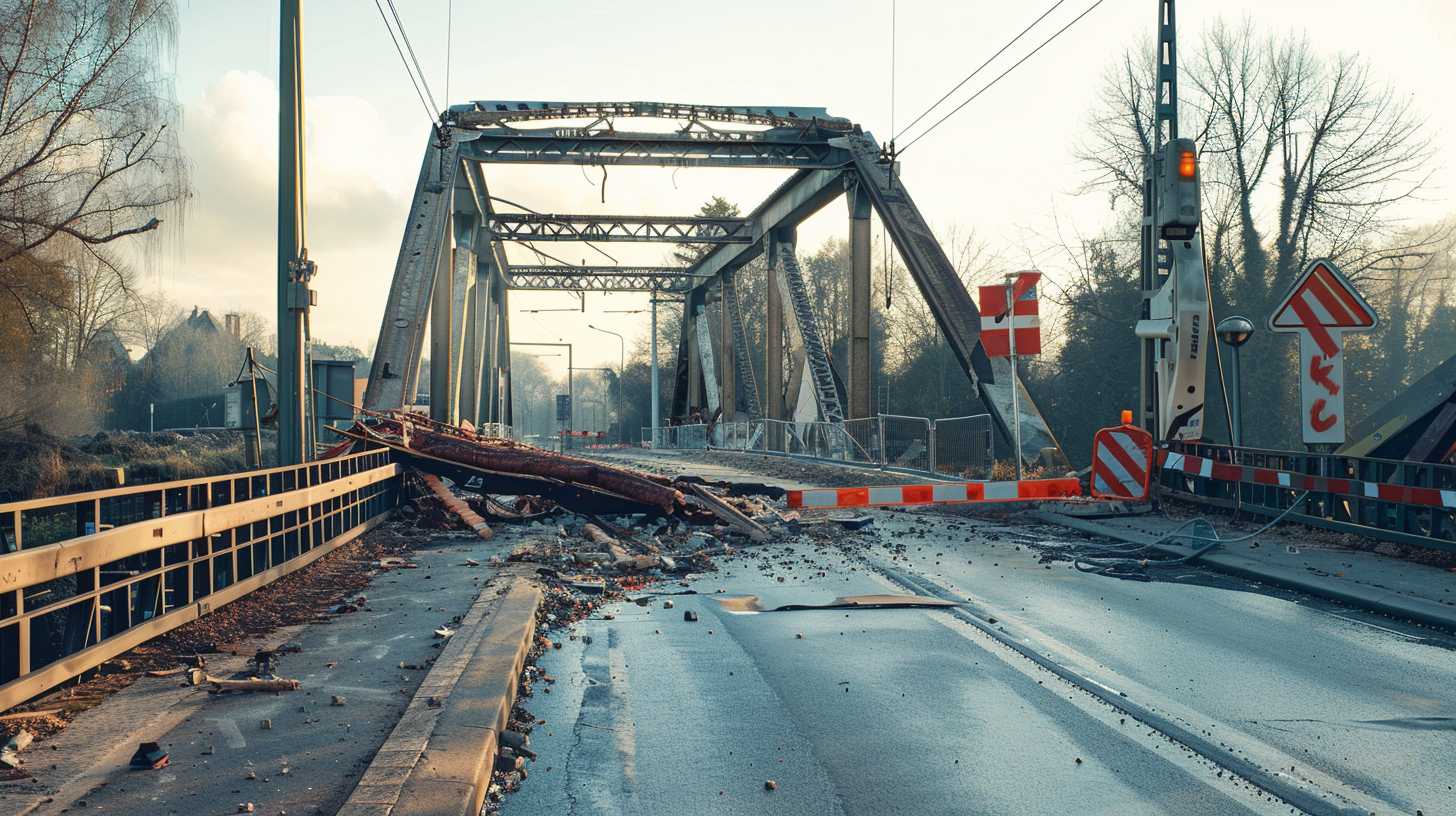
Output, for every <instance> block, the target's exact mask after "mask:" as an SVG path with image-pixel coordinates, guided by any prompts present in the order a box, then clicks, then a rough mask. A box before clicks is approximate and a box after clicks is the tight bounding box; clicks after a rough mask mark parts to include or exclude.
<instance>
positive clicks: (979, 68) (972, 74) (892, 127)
mask: <svg viewBox="0 0 1456 816" xmlns="http://www.w3.org/2000/svg"><path fill="white" fill-rule="evenodd" d="M1066 1H1067V0H1057V2H1055V3H1052V5H1051V8H1049V9H1047V10H1046V11H1043V12H1042V13H1041V16H1040V17H1037V18H1036V19H1035V20H1032V21H1031V25H1029V26H1027V27H1026V28H1023V29H1021V33H1020V34H1017V35H1016V36H1015V37H1012V38H1011V40H1010V42H1008V43H1006V44H1005V45H1003V46H1001V48H1000V49H998V50H997V51H996V53H994V54H992V55H991V56H990V57H987V58H986V61H985V62H983V63H981V64H980V65H978V66H976V70H974V71H972V72H970V73H969V74H966V76H965V78H964V79H962V80H961V81H960V82H957V83H956V84H955V87H954V88H951V89H950V90H948V91H946V92H945V95H944V96H942V97H941V98H939V99H937V100H935V104H933V105H931V106H930V107H928V108H926V109H925V110H924V111H922V112H921V114H920V115H919V116H917V117H915V120H914V121H913V122H911V123H910V124H908V125H906V126H905V128H904V129H903V130H900V131H898V132H897V131H895V125H894V123H893V114H892V121H891V124H890V131H891V132H893V133H895V137H894V138H896V139H899V138H900V137H901V136H904V135H905V131H907V130H909V129H910V128H913V127H915V125H917V124H918V123H919V122H920V120H921V119H924V118H925V117H926V116H929V115H930V112H931V111H933V110H935V109H936V108H938V107H940V103H942V102H944V101H945V100H947V99H949V98H950V97H951V94H953V93H955V92H956V91H959V90H960V89H961V87H962V86H964V85H965V84H966V83H967V82H970V81H971V80H972V79H974V78H975V76H976V74H979V73H981V71H982V70H984V69H985V67H986V66H987V65H990V64H991V63H992V62H994V61H995V59H996V58H997V57H999V56H1001V55H1002V54H1004V53H1006V49H1008V48H1010V47H1011V46H1013V45H1015V44H1016V42H1017V41H1018V40H1020V39H1021V38H1022V37H1025V36H1026V32H1028V31H1030V30H1032V29H1033V28H1036V25H1037V23H1040V22H1041V21H1042V20H1045V19H1046V17H1047V15H1048V14H1051V13H1052V12H1054V11H1056V10H1057V7H1058V6H1060V5H1061V4H1063V3H1065V2H1066Z"/></svg>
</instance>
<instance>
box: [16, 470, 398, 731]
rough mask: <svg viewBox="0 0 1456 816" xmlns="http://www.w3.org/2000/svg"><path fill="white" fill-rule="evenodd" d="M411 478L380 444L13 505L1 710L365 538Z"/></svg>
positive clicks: (393, 503)
mask: <svg viewBox="0 0 1456 816" xmlns="http://www.w3.org/2000/svg"><path fill="white" fill-rule="evenodd" d="M398 482H399V479H398V467H397V466H396V465H394V464H392V462H391V461H390V455H389V452H388V451H386V450H375V451H366V452H364V453H357V454H352V455H349V456H343V457H339V458H337V459H329V460H324V461H319V462H311V463H308V464H304V465H295V466H289V467H281V468H271V469H266V470H256V471H248V472H244V473H232V474H226V475H222V476H212V477H204V478H198V479H187V480H182V481H176V482H165V483H162V484H152V485H136V486H132V487H123V488H116V489H112V490H100V491H93V492H89V493H80V494H72V495H68V496H56V497H51V498H45V499H34V500H30V501H24V502H12V503H9V504H0V710H4V709H5V708H8V707H10V706H12V705H15V704H16V703H18V702H22V701H24V700H26V699H28V698H30V697H32V696H34V695H35V694H38V693H40V692H42V691H45V690H46V689H48V688H50V687H52V686H54V685H56V684H58V683H61V682H63V681H65V680H68V679H70V678H72V677H75V676H78V675H80V674H82V673H84V672H85V671H88V670H90V669H92V668H94V667H96V666H98V665H100V663H101V662H102V661H104V660H107V659H109V658H111V657H113V656H115V655H117V654H120V653H122V652H124V651H126V650H127V649H130V648H132V647H133V646H135V645H137V644H138V643H141V642H143V641H145V640H147V639H149V638H151V637H155V636H156V635H158V634H161V633H163V632H166V631H168V630H170V629H172V628H174V627H176V626H180V625H181V624H183V623H186V622H188V621H190V620H195V619H196V618H199V617H201V616H202V615H205V614H207V613H208V612H210V611H211V610H213V609H215V608H217V607H220V606H222V605H223V604H226V603H229V602H231V601H233V600H236V599H238V598H240V597H242V596H243V595H246V594H247V593H249V592H251V591H253V590H254V589H257V588H258V587H261V586H264V585H266V584H268V583H271V582H272V581H274V580H276V579H277V578H280V577H282V576H283V575H286V574H288V573H289V572H292V571H293V570H295V569H298V568H299V567H302V566H304V565H306V564H308V563H311V562H312V561H313V560H315V559H316V558H318V557H319V556H321V555H323V554H324V553H326V552H328V551H329V550H331V549H333V548H334V547H337V546H338V545H340V544H342V543H345V542H347V541H349V540H351V539H353V538H354V537H355V536H357V535H358V534H359V533H360V532H362V531H364V530H365V529H368V527H369V526H371V525H372V524H374V523H376V522H377V521H378V520H380V519H382V518H383V517H384V514H386V513H387V512H388V511H389V510H390V509H391V508H393V507H394V506H395V504H396V500H397V492H398Z"/></svg>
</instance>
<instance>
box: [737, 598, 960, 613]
mask: <svg viewBox="0 0 1456 816" xmlns="http://www.w3.org/2000/svg"><path fill="white" fill-rule="evenodd" d="M714 600H716V601H717V602H718V604H719V605H720V606H722V607H723V610H724V611H725V612H730V613H732V614H735V615H756V614H758V613H760V612H800V611H805V610H814V609H932V608H942V607H947V606H959V604H957V603H956V602H955V601H947V600H945V599H944V598H932V597H930V596H927V595H890V594H880V595H845V596H842V597H839V598H835V599H834V600H832V601H830V602H829V603H822V604H798V603H796V604H783V605H781V606H775V607H772V608H769V609H765V608H764V606H763V603H762V601H761V600H760V599H759V597H758V596H757V595H735V596H729V597H723V598H714Z"/></svg>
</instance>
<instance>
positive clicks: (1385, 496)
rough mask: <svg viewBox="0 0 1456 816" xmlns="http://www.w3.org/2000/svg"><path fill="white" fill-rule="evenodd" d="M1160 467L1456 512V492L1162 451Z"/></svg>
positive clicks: (1224, 480) (1208, 477) (1194, 474)
mask: <svg viewBox="0 0 1456 816" xmlns="http://www.w3.org/2000/svg"><path fill="white" fill-rule="evenodd" d="M1158 463H1159V466H1160V467H1161V468H1162V469H1163V470H1171V471H1174V472H1177V473H1182V474H1184V475H1187V476H1201V477H1203V478H1205V479H1213V480H1215V481H1220V482H1240V483H1243V484H1253V485H1263V486H1265V487H1287V488H1289V489H1290V490H1308V491H1310V492H1312V493H1335V494H1339V495H1343V496H1353V497H1356V498H1361V499H1379V500H1380V501H1387V502H1394V503H1396V504H1413V505H1418V506H1422V507H1443V508H1456V490H1442V489H1440V488H1435V487H1407V486H1405V485H1393V484H1384V483H1381V482H1365V481H1361V480H1359V479H1341V478H1335V477H1332V476H1310V475H1307V474H1304V473H1293V472H1291V471H1287V470H1275V469H1273V468H1261V467H1248V466H1245V465H1233V464H1229V463H1227V462H1216V461H1214V460H1212V459H1209V458H1208V457H1205V456H1193V455H1192V454H1185V453H1177V452H1174V451H1170V450H1159V451H1158Z"/></svg>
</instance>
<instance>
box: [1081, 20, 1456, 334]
mask: <svg viewBox="0 0 1456 816" xmlns="http://www.w3.org/2000/svg"><path fill="white" fill-rule="evenodd" d="M1151 53H1152V50H1151V49H1150V48H1145V47H1138V48H1135V49H1134V51H1133V52H1131V53H1128V54H1124V55H1123V57H1121V58H1120V59H1119V60H1118V61H1117V62H1116V63H1114V64H1113V65H1111V66H1109V68H1108V71H1107V75H1106V79H1105V81H1104V84H1103V90H1102V92H1101V94H1100V95H1099V98H1098V101H1097V103H1096V106H1095V108H1094V110H1093V112H1092V114H1091V118H1090V122H1089V127H1088V133H1089V136H1088V138H1087V140H1086V141H1085V142H1084V143H1083V144H1082V145H1080V146H1079V148H1078V155H1079V156H1080V157H1081V158H1082V159H1083V161H1084V162H1085V163H1086V164H1087V165H1088V167H1089V168H1090V169H1091V171H1092V177H1091V179H1090V181H1089V183H1088V185H1087V186H1088V188H1089V189H1101V190H1104V191H1105V192H1107V193H1108V195H1109V196H1110V197H1111V198H1112V200H1113V202H1114V203H1117V202H1120V201H1129V202H1137V201H1139V200H1140V196H1141V179H1142V174H1143V167H1144V165H1145V163H1146V161H1147V159H1148V157H1149V155H1150V150H1151V127H1152V115H1153V109H1152V99H1153V96H1152V93H1153V89H1152V84H1153V64H1152V61H1151V59H1150V58H1147V57H1138V56H1135V55H1136V54H1144V55H1148V56H1149V57H1150V55H1151ZM1184 59H1185V61H1184V65H1185V67H1186V70H1185V74H1184V78H1185V81H1184V82H1183V83H1181V85H1180V87H1181V89H1182V90H1183V96H1182V97H1181V98H1180V120H1181V121H1182V123H1183V124H1184V128H1183V132H1182V134H1181V135H1184V136H1192V137H1193V138H1195V139H1196V140H1198V142H1199V148H1200V153H1201V155H1200V164H1201V175H1202V177H1203V181H1204V198H1205V222H1204V226H1205V239H1206V241H1208V239H1212V240H1211V244H1212V249H1213V253H1212V258H1211V260H1212V261H1213V263H1214V266H1215V268H1217V267H1218V266H1219V265H1220V264H1221V263H1226V264H1228V266H1229V271H1230V272H1231V273H1234V272H1236V274H1237V275H1238V277H1239V278H1240V280H1239V282H1238V287H1237V288H1238V289H1239V290H1240V293H1241V295H1242V299H1243V300H1245V301H1249V302H1251V303H1253V304H1255V305H1259V306H1262V305H1264V301H1265V300H1267V299H1268V298H1269V297H1272V296H1273V295H1275V294H1278V293H1280V292H1282V291H1283V290H1284V289H1285V288H1286V287H1287V286H1288V285H1289V284H1290V283H1291V282H1292V281H1293V279H1294V276H1295V275H1296V274H1298V272H1299V270H1300V269H1301V268H1303V266H1304V264H1305V263H1307V262H1308V260H1309V259H1310V258H1311V257H1314V256H1318V255H1329V256H1331V257H1334V258H1335V259H1336V260H1339V261H1351V260H1353V261H1355V262H1356V263H1355V264H1354V269H1352V271H1353V272H1355V273H1357V274H1358V273H1359V272H1360V271H1361V270H1362V269H1363V268H1364V267H1365V266H1369V265H1378V264H1379V263H1381V261H1382V259H1384V258H1386V257H1388V256H1387V255H1386V254H1385V252H1387V251H1389V250H1396V251H1397V252H1406V251H1408V250H1409V249H1410V248H1412V247H1415V248H1420V247H1422V246H1424V245H1425V243H1426V239H1427V238H1428V237H1429V236H1416V240H1414V241H1411V242H1407V244H1405V245H1403V246H1404V247H1405V248H1404V249H1401V248H1397V247H1391V246H1389V245H1387V244H1386V243H1385V242H1383V241H1380V240H1372V236H1381V235H1386V234H1389V232H1390V231H1391V230H1392V229H1393V228H1394V226H1395V224H1394V222H1393V221H1392V218H1391V212H1392V205H1394V204H1396V203H1398V202H1400V201H1403V200H1406V199H1408V198H1410V197H1412V196H1414V195H1417V194H1418V193H1419V192H1420V191H1421V189H1422V188H1423V187H1424V186H1425V184H1426V182H1427V180H1428V179H1429V178H1430V171H1429V169H1428V167H1427V166H1428V160H1429V158H1430V157H1431V154H1432V149H1431V142H1430V138H1429V136H1427V135H1426V133H1425V131H1424V128H1423V122H1422V121H1421V119H1420V117H1419V116H1418V115H1417V114H1416V112H1415V110H1414V108H1413V106H1412V103H1411V101H1410V100H1409V98H1405V97H1401V96H1398V95H1397V94H1396V93H1395V91H1394V89H1393V88H1391V87H1390V86H1389V85H1386V84H1383V83H1381V82H1379V81H1377V80H1376V78H1375V76H1374V73H1373V71H1372V70H1371V68H1370V66H1369V65H1368V64H1367V63H1365V62H1364V61H1362V60H1360V59H1359V58H1358V57H1356V56H1353V55H1348V54H1338V55H1334V56H1330V57H1325V56H1321V55H1319V54H1317V53H1315V51H1314V50H1313V48H1312V47H1311V45H1310V43H1309V41H1308V40H1307V39H1305V38H1303V37H1299V36H1295V35H1292V34H1291V35H1283V36H1279V37H1269V36H1263V35H1261V34H1260V33H1259V32H1258V31H1257V30H1256V29H1255V28H1254V26H1253V25H1252V24H1251V23H1249V22H1247V21H1245V22H1243V23H1241V24H1239V25H1230V24H1228V23H1226V22H1223V21H1219V22H1216V23H1214V24H1213V25H1212V26H1211V27H1210V28H1209V29H1208V31H1207V32H1206V33H1205V34H1204V36H1203V38H1202V40H1201V42H1200V44H1199V48H1198V49H1197V50H1196V51H1192V53H1189V52H1185V57H1184ZM1266 200H1272V201H1273V208H1272V209H1273V212H1272V217H1270V216H1269V215H1265V214H1262V213H1261V212H1260V205H1261V204H1262V203H1263V202H1264V201H1266ZM1210 216H1211V217H1210ZM1235 246H1237V251H1235V250H1234V247H1235ZM1215 283H1218V282H1217V281H1215Z"/></svg>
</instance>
